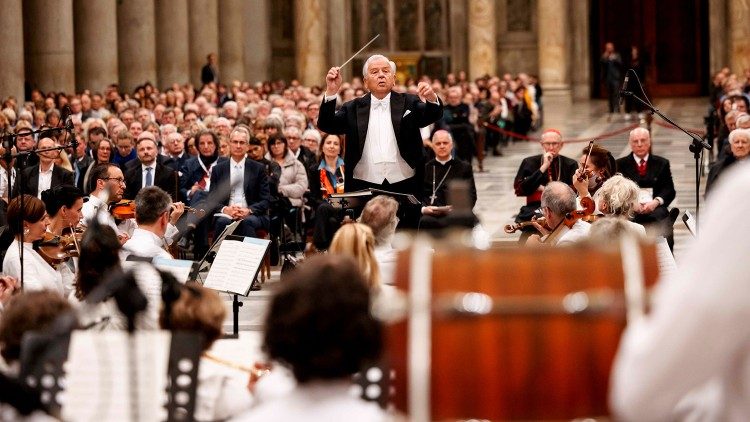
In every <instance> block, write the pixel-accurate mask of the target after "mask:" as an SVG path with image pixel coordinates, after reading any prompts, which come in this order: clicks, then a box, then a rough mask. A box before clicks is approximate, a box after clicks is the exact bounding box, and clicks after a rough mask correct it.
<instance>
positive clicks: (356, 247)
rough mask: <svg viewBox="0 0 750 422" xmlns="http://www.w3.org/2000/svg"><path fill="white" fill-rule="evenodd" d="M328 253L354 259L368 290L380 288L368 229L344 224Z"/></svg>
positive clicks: (373, 241)
mask: <svg viewBox="0 0 750 422" xmlns="http://www.w3.org/2000/svg"><path fill="white" fill-rule="evenodd" d="M328 252H329V253H330V254H343V255H349V256H351V257H352V258H354V260H355V261H356V262H357V266H358V267H359V269H360V271H361V272H362V275H363V276H364V278H365V279H366V280H367V285H368V286H369V287H370V289H379V288H380V281H381V280H380V268H379V267H378V261H377V259H376V258H375V236H374V235H373V234H372V229H370V227H368V226H366V225H364V224H361V223H351V224H344V225H343V226H341V228H340V229H338V231H337V232H336V234H335V235H334V236H333V240H332V241H331V246H330V247H329V248H328Z"/></svg>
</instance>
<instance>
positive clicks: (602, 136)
mask: <svg viewBox="0 0 750 422" xmlns="http://www.w3.org/2000/svg"><path fill="white" fill-rule="evenodd" d="M484 126H485V127H486V128H487V129H490V130H492V131H495V132H499V133H502V134H505V135H508V136H510V137H512V138H516V139H523V140H525V141H536V142H539V141H541V140H542V138H535V137H531V136H526V135H521V134H520V133H516V132H511V131H509V130H505V129H503V128H501V127H499V126H497V125H493V124H491V123H485V124H484ZM639 126H640V125H638V124H632V125H630V126H626V127H623V128H620V129H617V130H613V131H611V132H605V133H601V134H599V135H597V136H591V137H588V138H569V139H565V140H563V143H566V144H573V143H579V142H589V141H591V140H592V139H595V140H597V141H603V140H605V139H606V138H611V137H613V136H616V135H619V134H621V133H625V132H630V131H631V130H633V129H635V128H637V127H639Z"/></svg>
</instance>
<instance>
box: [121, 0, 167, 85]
mask: <svg viewBox="0 0 750 422" xmlns="http://www.w3.org/2000/svg"><path fill="white" fill-rule="evenodd" d="M154 23H155V21H154V1H153V0H127V1H122V2H117V46H118V51H119V53H120V54H119V61H120V66H119V67H120V86H121V87H122V89H123V90H124V91H126V92H130V91H132V90H133V89H134V88H135V87H136V86H138V85H141V84H143V83H145V82H151V83H156V82H157V80H156V31H155V28H154V27H155V25H154ZM175 42H180V41H179V40H175Z"/></svg>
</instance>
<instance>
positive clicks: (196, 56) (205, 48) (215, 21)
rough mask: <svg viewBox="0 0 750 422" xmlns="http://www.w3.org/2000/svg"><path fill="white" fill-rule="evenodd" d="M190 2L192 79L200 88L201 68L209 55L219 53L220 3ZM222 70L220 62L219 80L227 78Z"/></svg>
mask: <svg viewBox="0 0 750 422" xmlns="http://www.w3.org/2000/svg"><path fill="white" fill-rule="evenodd" d="M188 3H189V7H188V22H189V27H188V28H189V30H190V31H189V32H190V36H189V39H190V80H191V81H192V82H193V84H195V86H196V88H199V87H200V86H201V85H202V83H201V68H202V67H203V66H204V65H206V63H208V60H207V57H208V55H209V54H210V53H214V54H216V55H217V56H218V54H219V15H218V13H219V4H218V1H217V0H189V1H188ZM237 13H239V11H238V12H237ZM219 60H221V58H220V59H219ZM222 72H223V69H222V68H221V63H219V80H224V79H225V78H224V75H223V74H222Z"/></svg>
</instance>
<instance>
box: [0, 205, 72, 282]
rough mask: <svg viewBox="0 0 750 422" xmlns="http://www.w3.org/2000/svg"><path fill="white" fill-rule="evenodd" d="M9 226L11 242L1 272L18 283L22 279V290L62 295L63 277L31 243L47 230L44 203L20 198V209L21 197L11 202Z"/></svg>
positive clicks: (47, 222) (47, 221) (40, 237)
mask: <svg viewBox="0 0 750 422" xmlns="http://www.w3.org/2000/svg"><path fill="white" fill-rule="evenodd" d="M8 225H9V229H10V230H11V232H12V233H13V235H14V239H13V242H12V243H11V244H10V247H9V248H8V251H7V252H6V253H5V258H4V259H3V272H4V273H5V274H7V275H10V276H13V277H15V278H17V279H19V280H20V279H21V278H23V289H24V290H52V291H54V292H57V293H59V294H60V295H64V294H65V290H64V288H63V280H62V276H61V275H60V273H59V272H58V271H57V270H55V269H54V268H52V266H51V265H50V264H48V263H47V261H45V260H44V258H42V256H41V255H39V253H37V251H36V250H34V248H33V247H32V242H34V241H36V240H40V239H42V237H43V236H44V233H45V232H46V231H47V227H48V226H49V216H47V210H46V208H45V207H44V202H42V200H41V199H39V198H37V197H36V196H31V195H23V209H21V196H17V197H15V198H13V199H12V200H11V201H10V204H9V205H8ZM22 242H23V243H22ZM21 245H23V265H21V253H20V247H21ZM21 272H23V277H21Z"/></svg>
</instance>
